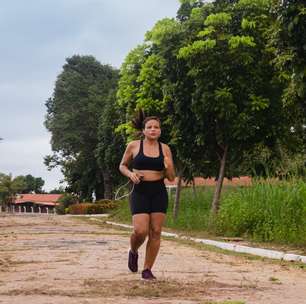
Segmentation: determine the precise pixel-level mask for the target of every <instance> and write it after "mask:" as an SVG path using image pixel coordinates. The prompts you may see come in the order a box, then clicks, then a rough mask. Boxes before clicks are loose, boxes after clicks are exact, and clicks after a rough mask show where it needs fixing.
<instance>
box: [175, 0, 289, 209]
mask: <svg viewBox="0 0 306 304" xmlns="http://www.w3.org/2000/svg"><path fill="white" fill-rule="evenodd" d="M269 9H270V4H269V1H259V0H258V1H249V0H240V1H237V3H236V4H235V5H231V4H227V2H226V1H218V2H217V3H216V4H215V7H214V12H212V13H211V14H210V15H208V16H207V17H206V18H205V19H204V22H203V24H202V26H201V28H200V29H199V31H198V32H197V33H196V35H195V36H193V37H192V38H191V39H189V40H188V44H187V45H186V46H185V47H183V48H181V49H180V51H179V54H178V58H179V59H181V60H185V61H186V62H187V63H188V64H189V71H188V73H189V74H190V75H192V77H193V78H194V83H195V86H194V90H193V92H191V94H192V99H193V104H192V109H193V111H194V113H195V114H196V116H197V117H198V119H197V123H198V128H199V133H198V136H199V140H200V141H202V142H203V143H205V146H206V149H210V150H211V151H212V152H214V153H216V155H217V157H218V161H219V172H218V174H217V177H218V181H217V186H216V190H215V195H214V199H213V202H212V211H213V212H214V213H216V212H217V211H218V209H219V206H220V203H219V202H220V193H221V188H222V183H223V178H224V176H225V174H226V163H229V164H235V163H236V164H239V163H240V162H241V161H242V155H243V151H246V150H249V149H252V147H254V146H255V145H256V144H258V143H261V142H263V143H265V144H269V145H273V143H275V142H276V140H277V139H279V138H281V136H283V135H284V134H286V133H288V132H289V127H288V122H287V121H286V119H285V117H284V113H283V112H282V105H281V103H280V94H279V92H281V87H280V85H279V84H278V83H276V82H275V81H274V71H273V68H272V66H271V65H270V61H271V60H272V58H271V54H270V53H269V52H268V50H267V48H266V45H267V39H268V37H267V30H268V29H269V26H270V24H271V22H272V19H271V17H270V15H269ZM213 160H214V159H213Z"/></svg>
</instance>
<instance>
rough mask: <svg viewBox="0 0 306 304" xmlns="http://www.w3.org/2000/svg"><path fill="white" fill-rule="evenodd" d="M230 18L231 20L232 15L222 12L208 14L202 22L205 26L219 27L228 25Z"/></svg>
mask: <svg viewBox="0 0 306 304" xmlns="http://www.w3.org/2000/svg"><path fill="white" fill-rule="evenodd" d="M231 20H232V16H231V15H230V14H228V13H223V12H222V13H217V14H211V15H209V16H208V17H207V18H206V19H205V21H204V24H205V25H206V26H214V27H221V26H225V25H228V24H229V23H230V21H231Z"/></svg>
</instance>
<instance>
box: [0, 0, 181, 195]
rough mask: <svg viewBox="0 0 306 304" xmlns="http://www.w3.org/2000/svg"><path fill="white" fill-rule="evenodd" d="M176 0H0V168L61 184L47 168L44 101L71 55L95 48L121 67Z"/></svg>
mask: <svg viewBox="0 0 306 304" xmlns="http://www.w3.org/2000/svg"><path fill="white" fill-rule="evenodd" d="M178 7H179V1H178V0H27V1H23V0H6V1H5V0H3V1H1V4H0V32H1V42H0V137H2V138H3V141H0V172H2V173H5V174H9V173H12V175H13V176H17V175H26V174H32V175H33V176H35V177H42V178H43V179H44V180H45V186H44V189H45V190H50V189H53V188H55V187H58V186H59V181H60V180H61V179H62V178H63V177H62V175H61V173H60V170H52V171H48V170H47V169H46V167H45V166H44V164H43V157H44V156H45V155H47V154H51V148H50V143H49V142H50V134H49V133H48V132H47V131H46V129H45V127H44V125H43V121H44V116H45V113H46V108H45V105H44V103H45V101H46V100H47V99H48V98H49V97H50V96H51V95H52V92H53V89H54V84H55V80H56V77H57V75H58V74H59V73H60V72H61V71H62V66H63V65H64V63H65V59H66V58H67V57H71V56H72V55H74V54H80V55H93V56H95V58H96V59H97V60H99V61H100V62H101V63H103V64H104V63H108V64H111V65H113V66H115V67H118V68H119V67H120V65H121V64H122V62H123V60H124V58H125V56H126V55H127V54H128V52H129V51H130V50H131V49H132V48H134V47H135V46H136V45H138V44H139V43H141V42H142V41H143V39H144V34H145V33H146V31H148V30H150V29H151V28H152V27H153V25H154V24H155V23H156V22H157V21H158V20H160V19H162V18H164V17H175V15H176V11H177V9H178Z"/></svg>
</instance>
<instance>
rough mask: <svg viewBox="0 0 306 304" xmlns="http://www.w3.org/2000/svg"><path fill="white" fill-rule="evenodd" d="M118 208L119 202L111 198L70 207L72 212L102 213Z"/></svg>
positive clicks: (69, 209)
mask: <svg viewBox="0 0 306 304" xmlns="http://www.w3.org/2000/svg"><path fill="white" fill-rule="evenodd" d="M115 208H117V204H116V202H114V201H110V200H100V201H96V202H95V203H81V204H74V205H71V206H70V207H69V208H68V213H70V214H102V213H106V212H107V211H109V210H112V209H115Z"/></svg>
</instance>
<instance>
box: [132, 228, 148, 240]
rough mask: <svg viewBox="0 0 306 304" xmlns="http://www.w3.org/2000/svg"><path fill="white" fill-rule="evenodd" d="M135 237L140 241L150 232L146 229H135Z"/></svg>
mask: <svg viewBox="0 0 306 304" xmlns="http://www.w3.org/2000/svg"><path fill="white" fill-rule="evenodd" d="M133 232H134V235H135V236H136V237H137V238H139V239H144V238H146V236H147V235H148V230H147V229H145V228H134V231H133Z"/></svg>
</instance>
